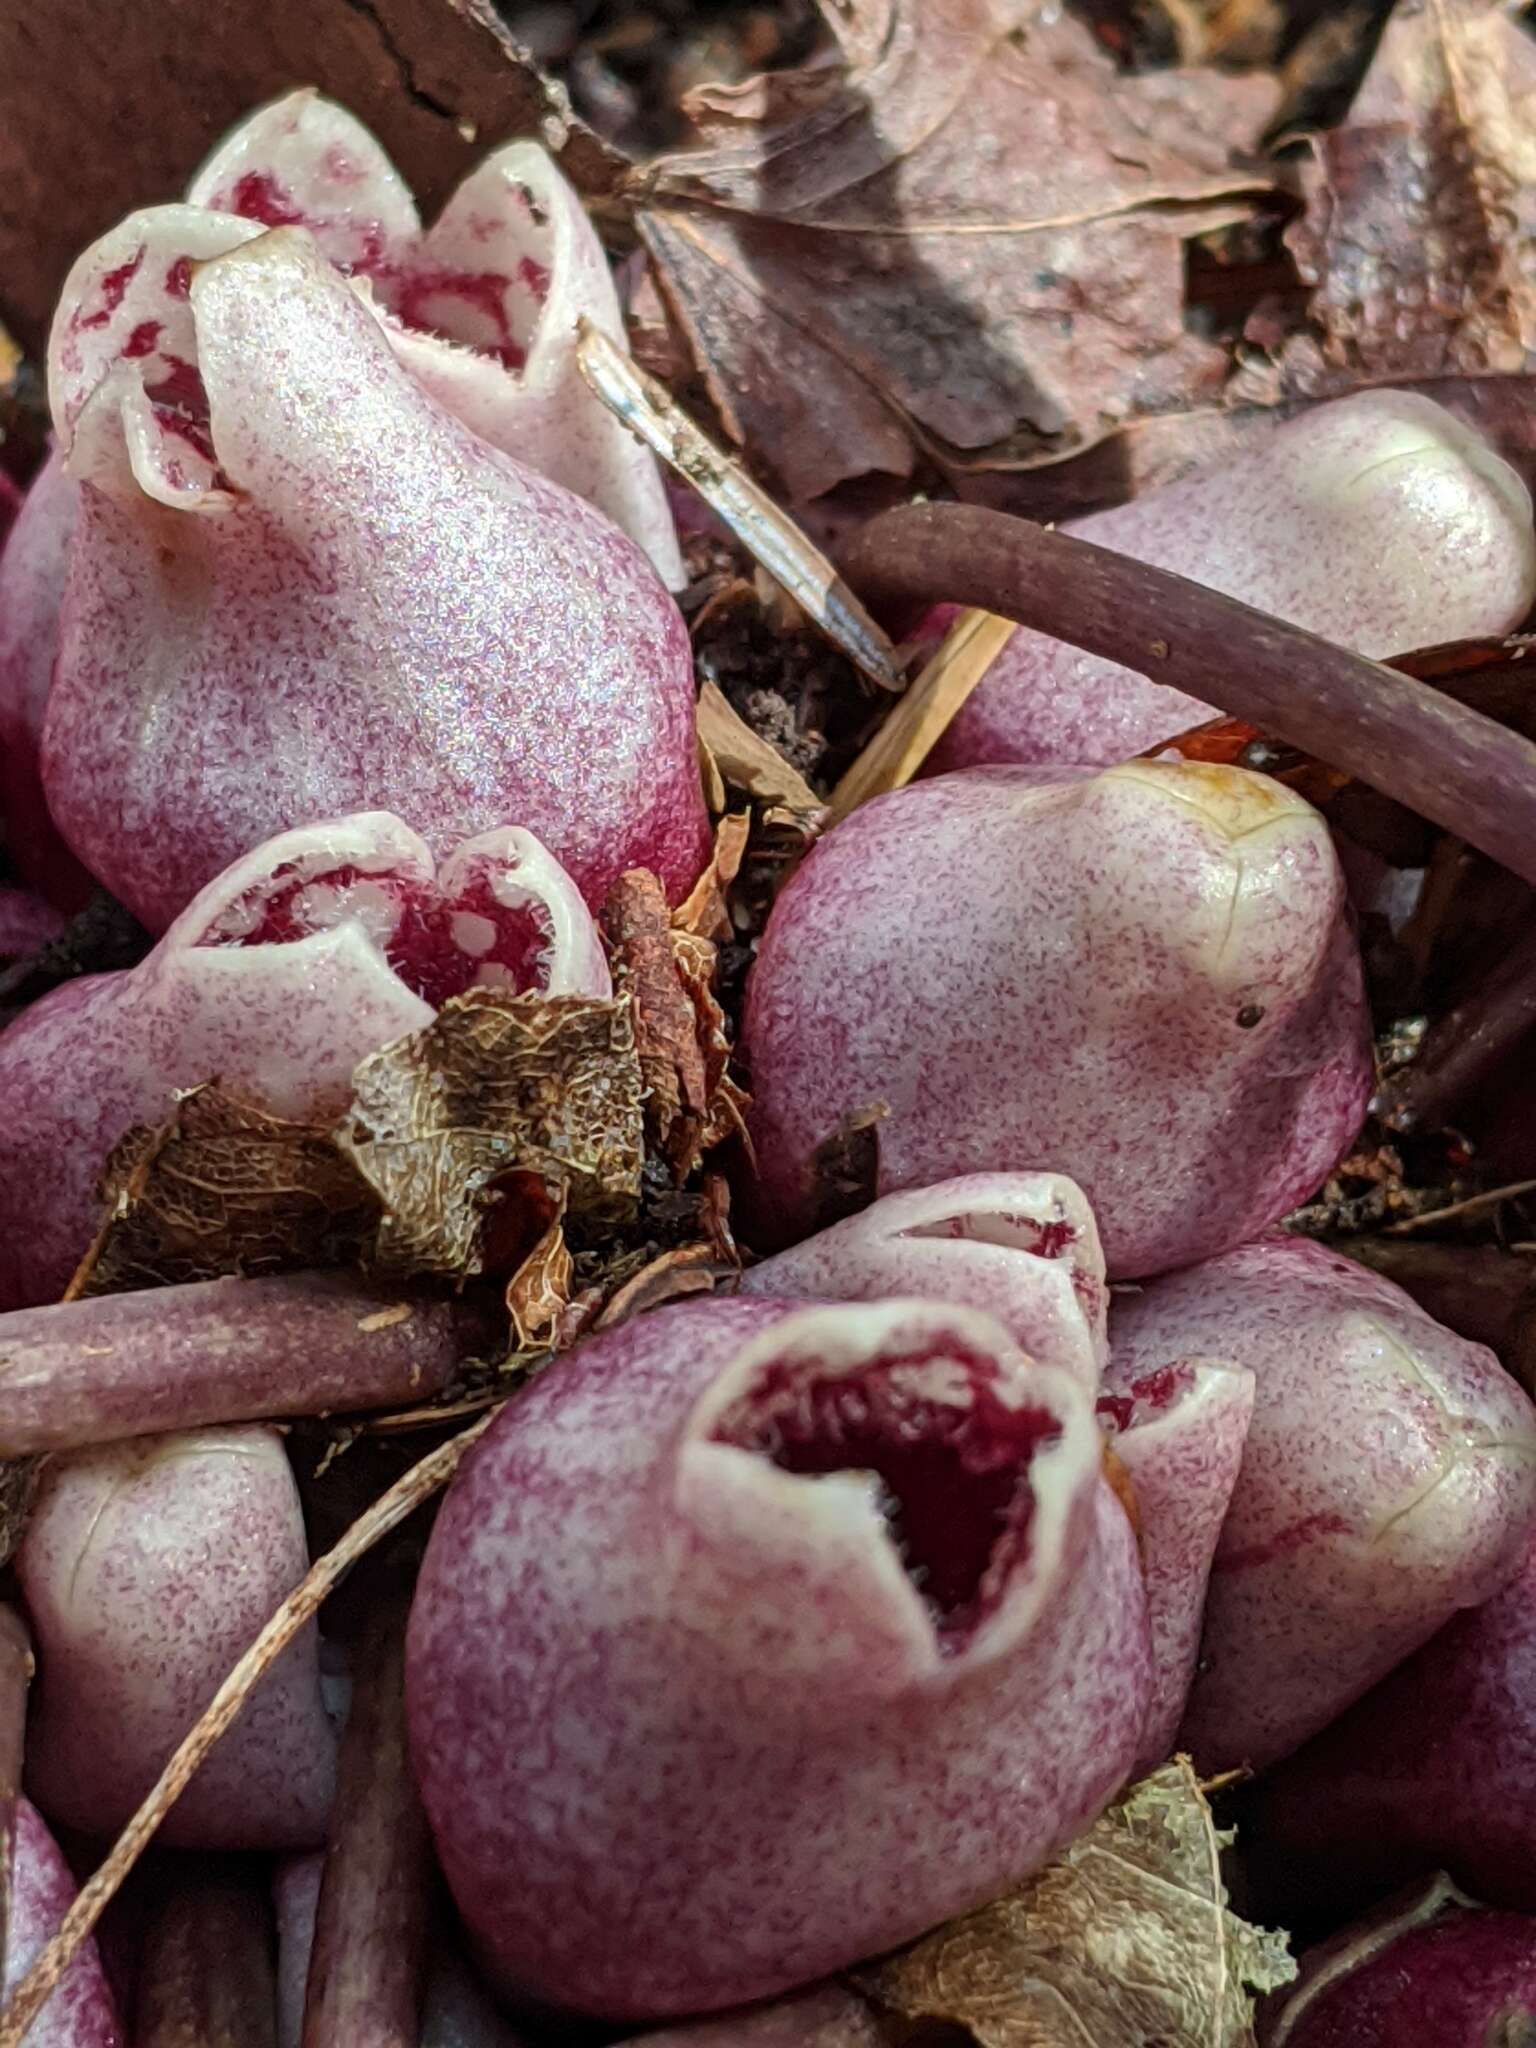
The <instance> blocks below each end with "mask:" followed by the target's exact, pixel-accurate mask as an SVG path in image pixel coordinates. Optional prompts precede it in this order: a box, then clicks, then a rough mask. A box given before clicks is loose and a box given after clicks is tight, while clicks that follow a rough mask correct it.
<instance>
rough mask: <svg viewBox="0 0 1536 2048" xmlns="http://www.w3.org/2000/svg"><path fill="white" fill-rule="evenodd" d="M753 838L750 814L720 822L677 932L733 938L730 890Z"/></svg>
mask: <svg viewBox="0 0 1536 2048" xmlns="http://www.w3.org/2000/svg"><path fill="white" fill-rule="evenodd" d="M711 687H712V686H711ZM791 808H793V807H792V806H791ZM751 835H752V819H751V815H750V813H749V812H747V811H736V812H735V813H733V814H732V815H731V816H730V817H728V818H722V819H721V820H720V823H719V824H718V825H717V826H716V828H715V844H714V850H713V852H712V853H711V854H710V857H709V861H708V863H707V865H706V866H705V869H704V872H703V873H702V874H701V875H700V876H699V879H698V880H697V881H696V882H695V883H694V885H693V887H692V888H691V889H690V890H689V892H688V894H687V895H686V896H685V897H684V899H683V901H682V902H681V903H680V904H679V905H678V906H677V908H676V910H674V911H673V913H672V923H673V926H674V927H675V929H676V930H678V931H680V932H691V933H693V934H695V935H696V936H697V937H699V938H705V939H728V938H729V937H730V936H731V914H730V910H729V907H728V906H727V903H726V891H727V890H728V889H729V888H730V886H731V884H732V882H734V881H735V879H736V877H737V875H738V874H740V872H741V863H742V861H743V859H744V858H745V857H746V851H747V841H748V839H749V838H750V837H751Z"/></svg>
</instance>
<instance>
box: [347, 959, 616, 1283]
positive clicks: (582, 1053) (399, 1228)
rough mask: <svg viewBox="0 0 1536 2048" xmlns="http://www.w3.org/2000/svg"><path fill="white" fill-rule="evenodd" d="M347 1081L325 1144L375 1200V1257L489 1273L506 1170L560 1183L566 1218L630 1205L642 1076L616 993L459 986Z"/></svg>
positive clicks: (391, 1263) (402, 1267) (396, 1263)
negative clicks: (346, 1100)
mask: <svg viewBox="0 0 1536 2048" xmlns="http://www.w3.org/2000/svg"><path fill="white" fill-rule="evenodd" d="M352 1085H353V1097H352V1106H351V1109H350V1111H349V1112H348V1115H347V1117H346V1118H345V1120H344V1121H343V1123H342V1125H341V1127H340V1129H339V1131H338V1133H337V1142H338V1145H339V1147H340V1149H341V1152H342V1154H343V1155H344V1156H345V1157H346V1158H348V1159H349V1160H351V1161H352V1163H353V1164H354V1166H355V1167H356V1170H357V1172H358V1173H359V1174H360V1175H361V1176H362V1179H363V1181H364V1182H365V1183H366V1185H367V1186H368V1187H369V1188H371V1189H372V1190H373V1191H374V1193H375V1195H376V1196H377V1198H378V1200H379V1202H380V1204H381V1205H382V1208H383V1216H382V1219H381V1221H380V1224H379V1230H378V1238H377V1242H376V1245H375V1251H374V1256H375V1259H376V1260H377V1263H378V1264H380V1265H381V1266H384V1267H386V1268H391V1269H394V1270H398V1271H403V1272H411V1273H452V1274H459V1275H462V1274H470V1273H477V1272H484V1271H486V1270H488V1269H489V1267H490V1266H491V1265H492V1264H493V1263H495V1262H496V1259H497V1254H496V1251H495V1249H494V1247H495V1230H496V1218H495V1212H496V1211H497V1209H498V1208H499V1207H500V1206H501V1205H502V1204H503V1203H504V1201H505V1199H506V1193H507V1177H508V1176H509V1175H512V1174H514V1173H519V1172H521V1173H536V1174H540V1175H542V1176H543V1177H544V1178H545V1179H547V1180H549V1181H552V1182H554V1183H555V1184H556V1185H559V1186H563V1188H564V1189H565V1195H566V1203H567V1208H568V1210H569V1213H570V1214H572V1215H573V1216H581V1217H584V1218H588V1219H600V1218H614V1219H622V1218H624V1217H625V1216H627V1215H629V1214H630V1213H631V1212H632V1210H633V1208H634V1204H635V1201H636V1199H637V1197H638V1194H639V1190H640V1167H641V1161H642V1158H643V1136H642V1128H641V1112H640V1101H641V1093H642V1082H641V1074H640V1062H639V1060H638V1058H637V1056H636V1051H635V1034H634V1023H633V1014H632V1011H631V1006H630V1004H629V1003H628V1002H596V1001H593V1000H591V999H589V998H587V997H582V996H535V995H522V996H510V997H509V996H506V995H502V994H498V993H496V992H494V991H492V990H489V989H471V990H469V992H468V993H467V994H465V995H462V996H456V997H454V998H453V999H452V1000H451V1001H450V1002H447V1003H445V1004H444V1005H443V1008H442V1009H441V1010H440V1011H439V1013H438V1015H437V1017H436V1018H435V1020H434V1021H433V1022H432V1023H431V1024H429V1025H428V1026H427V1027H426V1029H425V1030H423V1031H419V1032H417V1033H415V1034H414V1035H413V1036H412V1037H410V1038H403V1039H399V1040H397V1041H396V1042H395V1043H394V1044H393V1045H387V1046H385V1047H384V1048H383V1050H382V1051H380V1052H377V1053H374V1054H372V1055H370V1057H369V1058H368V1059H366V1060H364V1061H363V1062H362V1064H361V1065H360V1066H359V1067H358V1069H357V1071H356V1073H355V1074H354V1076H353V1083H352Z"/></svg>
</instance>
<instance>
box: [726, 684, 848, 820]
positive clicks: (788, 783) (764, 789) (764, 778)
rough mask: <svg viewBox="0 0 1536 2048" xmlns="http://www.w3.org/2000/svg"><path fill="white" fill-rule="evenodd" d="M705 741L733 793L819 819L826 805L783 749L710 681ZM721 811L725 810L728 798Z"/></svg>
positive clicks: (798, 815)
mask: <svg viewBox="0 0 1536 2048" xmlns="http://www.w3.org/2000/svg"><path fill="white" fill-rule="evenodd" d="M699 741H700V744H701V745H702V746H703V747H704V748H705V749H706V750H707V752H708V756H709V759H710V760H711V761H712V762H713V763H714V765H715V767H716V769H717V770H718V772H719V773H720V775H721V776H723V777H724V779H725V781H726V782H728V783H729V784H730V785H731V787H732V788H733V789H739V790H741V791H742V792H743V794H745V795H747V796H752V797H756V798H757V799H758V800H759V802H761V803H767V804H778V805H779V806H781V807H782V808H783V809H784V810H786V811H791V812H793V813H794V814H795V815H796V816H797V817H805V818H817V817H819V816H820V815H821V811H822V801H821V798H820V797H819V796H818V795H817V794H816V792H815V790H814V789H812V787H811V785H810V784H809V783H808V782H807V781H806V779H805V777H804V776H803V775H802V774H801V773H800V771H799V769H798V768H794V767H792V766H791V765H790V763H789V762H788V761H786V760H785V758H784V756H783V755H782V754H781V753H780V752H779V750H778V748H777V747H775V746H773V745H772V744H771V743H770V742H769V741H768V740H765V739H764V738H763V737H762V735H761V734H760V733H755V732H754V731H753V730H752V728H751V726H750V725H748V724H747V721H746V720H745V719H744V718H743V717H742V716H741V713H740V712H739V711H737V710H736V709H735V707H734V706H733V705H732V704H731V702H730V700H729V699H728V698H727V697H726V695H725V692H724V691H723V690H722V689H721V688H720V685H719V684H718V683H715V682H711V681H709V680H708V679H707V678H706V680H705V681H704V683H703V684H702V685H701V687H700V690H699ZM719 808H720V809H722V810H723V809H724V802H723V800H722V802H721V804H720V806H719Z"/></svg>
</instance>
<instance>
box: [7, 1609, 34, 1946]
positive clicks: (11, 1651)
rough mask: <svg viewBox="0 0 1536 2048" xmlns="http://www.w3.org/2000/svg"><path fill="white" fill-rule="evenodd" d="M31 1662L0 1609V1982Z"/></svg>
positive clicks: (20, 1628)
mask: <svg viewBox="0 0 1536 2048" xmlns="http://www.w3.org/2000/svg"><path fill="white" fill-rule="evenodd" d="M33 1669H34V1665H33V1661H32V1643H31V1640H30V1638H29V1637H28V1635H27V1629H26V1624H25V1622H23V1620H22V1619H21V1616H20V1615H19V1614H18V1613H17V1612H16V1610H15V1609H14V1608H13V1607H0V1982H3V1981H4V1979H5V1955H6V1943H7V1941H8V1940H9V1938H10V1928H11V1881H12V1876H13V1869H12V1866H13V1864H14V1861H15V1852H16V1801H17V1799H18V1798H19V1797H20V1796H21V1763H22V1755H23V1752H24V1749H25V1744H26V1731H27V1690H28V1688H29V1686H30V1685H31V1683H32V1673H33Z"/></svg>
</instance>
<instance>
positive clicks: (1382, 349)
mask: <svg viewBox="0 0 1536 2048" xmlns="http://www.w3.org/2000/svg"><path fill="white" fill-rule="evenodd" d="M1312 150H1313V161H1312V163H1311V165H1310V166H1309V168H1308V171H1307V174H1306V178H1305V186H1306V194H1307V207H1306V212H1305V214H1304V215H1303V217H1302V218H1301V219H1300V220H1299V221H1297V222H1296V223H1295V224H1294V225H1293V226H1292V227H1291V228H1290V229H1289V230H1288V232H1287V240H1288V241H1289V243H1290V245H1291V249H1292V251H1293V253H1294V255H1295V257H1296V262H1297V267H1298V269H1299V270H1300V272H1301V274H1302V277H1303V278H1304V279H1305V281H1306V282H1307V283H1309V284H1311V285H1313V286H1314V287H1315V289H1314V291H1313V295H1312V299H1311V303H1310V308H1309V310H1310V315H1311V319H1312V321H1313V323H1314V326H1315V329H1316V333H1315V334H1314V335H1308V336H1302V337H1297V338H1296V339H1295V340H1294V341H1293V342H1292V343H1291V344H1290V345H1289V346H1288V347H1287V349H1286V351H1285V354H1284V356H1283V359H1282V360H1283V365H1284V369H1285V374H1286V380H1287V384H1288V387H1289V388H1290V389H1292V390H1296V391H1301V392H1304V393H1306V394H1307V395H1325V394H1329V393H1332V392H1334V391H1336V390H1339V389H1345V388H1348V387H1349V386H1350V385H1352V384H1354V383H1357V382H1360V381H1368V382H1396V381H1399V380H1402V379H1412V378H1426V377H1441V376H1465V377H1472V376H1479V375H1486V374H1487V373H1489V372H1493V373H1497V374H1505V375H1508V374H1511V373H1517V372H1522V371H1528V370H1529V369H1530V367H1531V362H1532V353H1533V350H1536V243H1533V234H1536V40H1533V38H1532V37H1531V36H1530V35H1529V34H1528V33H1527V32H1526V31H1525V30H1524V29H1523V28H1522V27H1521V26H1520V25H1519V24H1518V23H1517V22H1516V21H1515V20H1513V19H1512V18H1511V16H1510V15H1509V14H1508V12H1507V11H1505V10H1504V9H1503V8H1502V7H1500V6H1498V5H1496V4H1490V0H1420V4H1418V5H1410V6H1407V7H1400V8H1398V9H1397V11H1396V12H1395V14H1394V15H1393V17H1392V19H1391V21H1390V22H1389V23H1388V26H1387V29H1386V32H1385V34H1384V35H1383V37H1382V40H1381V44H1380V47H1379V49H1378V50H1377V53H1376V57H1375V60H1374V62H1373V64H1372V66H1371V69H1370V71H1369V73H1368V75H1367V77H1366V80H1365V83H1364V85H1363V86H1362V88H1361V91H1360V94H1359V96H1358V98H1357V100H1356V102H1355V105H1354V108H1353V109H1352V111H1351V114H1350V117H1349V119H1348V121H1347V122H1345V124H1344V125H1343V126H1342V127H1339V128H1337V129H1334V130H1332V131H1331V132H1329V133H1326V134H1323V135H1320V136H1318V137H1317V138H1316V139H1315V140H1314V142H1313V143H1312Z"/></svg>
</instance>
